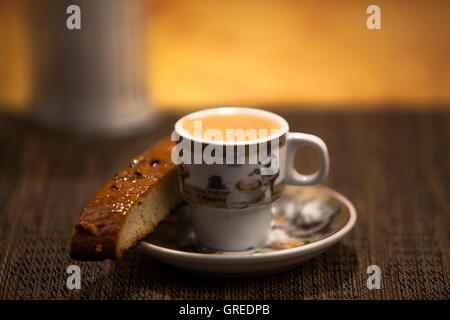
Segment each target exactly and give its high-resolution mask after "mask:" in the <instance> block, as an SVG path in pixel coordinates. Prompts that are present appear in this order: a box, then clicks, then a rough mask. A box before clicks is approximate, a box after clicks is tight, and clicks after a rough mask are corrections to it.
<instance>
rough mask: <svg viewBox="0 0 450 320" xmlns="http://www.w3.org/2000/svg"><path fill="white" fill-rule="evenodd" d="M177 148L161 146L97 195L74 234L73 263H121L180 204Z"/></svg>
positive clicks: (134, 162)
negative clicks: (174, 154) (174, 151)
mask: <svg viewBox="0 0 450 320" xmlns="http://www.w3.org/2000/svg"><path fill="white" fill-rule="evenodd" d="M173 145H174V144H173V142H172V141H170V139H169V138H166V139H164V140H161V141H159V142H158V143H157V144H156V145H154V146H153V147H152V148H150V149H149V150H147V151H146V152H144V153H143V154H142V155H140V156H138V157H136V158H134V159H133V160H131V162H130V164H129V167H128V168H127V169H126V170H124V171H122V172H121V173H119V174H117V175H115V176H114V178H113V179H112V180H111V181H110V182H108V183H107V184H106V185H105V186H104V187H103V188H102V189H100V190H98V191H97V193H95V195H94V196H93V197H92V198H91V200H89V202H88V204H87V205H86V207H85V208H84V209H83V211H82V213H81V216H80V218H79V219H78V221H77V223H76V225H75V228H74V230H73V231H72V240H71V248H70V256H71V258H73V259H78V260H104V259H120V258H121V257H122V254H123V252H124V251H125V250H127V249H129V248H130V247H132V246H134V245H135V244H136V242H137V241H138V240H139V239H141V238H143V237H145V236H147V235H148V234H149V233H150V232H152V231H153V230H154V229H155V227H156V225H157V224H158V223H159V222H160V221H162V220H163V219H165V218H166V217H167V216H168V215H169V213H170V211H171V210H173V209H175V208H176V207H177V206H179V205H180V204H181V202H182V200H181V198H180V195H179V192H178V186H177V168H176V166H175V164H173V162H172V161H171V158H170V154H171V150H172V147H173Z"/></svg>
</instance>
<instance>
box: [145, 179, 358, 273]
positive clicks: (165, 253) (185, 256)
mask: <svg viewBox="0 0 450 320" xmlns="http://www.w3.org/2000/svg"><path fill="white" fill-rule="evenodd" d="M315 187H316V188H318V189H322V190H324V191H325V192H326V193H328V194H331V195H332V197H334V198H336V199H338V200H339V201H340V202H342V203H343V204H344V205H346V206H347V208H348V209H349V213H350V219H349V220H348V222H347V223H346V224H345V225H344V227H342V228H341V229H340V230H338V231H337V232H335V233H333V234H332V235H330V236H327V237H325V238H323V239H321V240H318V241H315V242H312V243H308V244H305V245H303V246H299V247H295V248H289V249H283V250H278V251H271V252H262V253H254V254H236V255H221V254H210V253H198V252H188V251H180V250H176V249H169V248H165V247H161V246H158V245H155V244H152V243H149V242H146V241H145V240H140V241H139V244H138V247H139V248H140V249H141V250H143V251H145V252H147V253H148V254H150V255H156V256H159V257H164V258H169V259H177V260H179V261H185V260H189V261H190V262H200V263H205V262H207V263H213V264H214V263H217V264H223V263H227V262H228V263H239V262H240V263H249V262H256V263H257V262H261V261H265V262H268V261H277V260H280V259H283V260H285V259H286V260H288V259H291V258H295V257H298V256H300V255H307V254H310V253H314V252H317V251H319V250H322V249H324V248H327V247H329V246H331V245H333V244H335V243H336V242H338V241H339V240H341V239H342V238H343V237H344V236H345V235H346V234H347V233H349V232H350V231H351V230H352V229H353V227H354V226H355V223H356V221H357V211H356V208H355V206H354V205H353V203H352V202H351V201H350V200H349V199H348V198H347V197H345V196H344V195H342V194H341V193H339V192H337V191H335V190H333V189H332V188H330V187H327V186H324V185H317V186H315Z"/></svg>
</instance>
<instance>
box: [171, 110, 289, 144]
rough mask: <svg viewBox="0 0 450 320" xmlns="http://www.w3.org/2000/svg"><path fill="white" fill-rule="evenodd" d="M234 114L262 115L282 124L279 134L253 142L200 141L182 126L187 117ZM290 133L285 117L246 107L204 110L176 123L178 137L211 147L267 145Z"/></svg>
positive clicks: (190, 114) (184, 117)
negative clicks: (266, 143)
mask: <svg viewBox="0 0 450 320" xmlns="http://www.w3.org/2000/svg"><path fill="white" fill-rule="evenodd" d="M233 113H238V114H257V115H260V116H263V117H268V118H271V119H273V120H275V121H277V122H278V123H279V124H280V130H279V131H278V132H277V133H275V134H273V135H270V136H268V137H264V138H261V139H256V140H251V141H213V140H205V139H200V138H197V137H194V136H192V135H191V134H190V133H189V132H187V130H185V129H184V128H183V125H182V122H183V120H184V119H186V118H187V117H193V116H204V115H208V114H233ZM288 131H289V124H288V123H287V121H286V120H285V119H284V118H283V117H281V116H279V115H278V114H276V113H273V112H270V111H266V110H263V109H258V108H245V107H219V108H208V109H203V110H199V111H195V112H192V113H189V114H187V115H185V116H183V117H182V118H180V119H179V120H178V121H177V122H176V123H175V132H176V133H177V134H178V135H180V136H181V137H183V138H186V139H188V140H191V141H193V142H198V143H207V144H210V145H217V146H244V145H253V144H260V143H265V142H269V141H272V140H274V139H277V138H280V137H281V136H283V135H285V134H286V133H287V132H288Z"/></svg>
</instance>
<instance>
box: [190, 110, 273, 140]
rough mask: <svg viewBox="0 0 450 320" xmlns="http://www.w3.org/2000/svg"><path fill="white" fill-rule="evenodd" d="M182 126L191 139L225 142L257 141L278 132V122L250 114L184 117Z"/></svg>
mask: <svg viewBox="0 0 450 320" xmlns="http://www.w3.org/2000/svg"><path fill="white" fill-rule="evenodd" d="M182 126H183V128H184V129H185V130H186V131H187V132H188V133H189V134H190V135H191V136H193V137H196V138H199V139H208V140H214V141H227V142H233V141H251V140H257V139H260V138H265V137H269V136H271V135H273V134H275V133H276V132H278V131H279V130H280V124H279V123H278V121H276V120H274V119H271V118H268V117H264V116H261V115H257V114H251V113H235V114H214V115H205V116H197V117H186V118H185V119H183V122H182ZM219 133H220V134H219ZM205 136H208V137H206V138H205Z"/></svg>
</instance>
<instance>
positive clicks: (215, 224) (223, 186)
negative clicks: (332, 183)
mask: <svg viewBox="0 0 450 320" xmlns="http://www.w3.org/2000/svg"><path fill="white" fill-rule="evenodd" d="M230 114H231V115H234V114H236V115H238V116H240V117H245V116H246V115H247V116H249V115H256V116H260V117H264V118H269V119H271V120H274V121H276V123H278V125H279V130H277V131H276V133H274V134H270V135H268V136H266V137H259V138H257V139H254V140H244V141H218V140H209V139H207V138H205V137H203V136H202V137H198V136H197V135H195V136H194V135H192V134H191V133H190V132H189V131H188V130H187V129H186V128H184V127H183V123H184V120H185V119H186V118H189V117H190V118H201V117H205V116H206V117H207V116H221V115H230ZM255 129H258V128H255ZM172 140H175V141H177V144H176V147H175V148H174V149H173V151H172V160H173V161H174V162H175V163H177V164H178V165H179V169H180V171H179V178H180V179H179V181H180V183H179V188H180V193H181V197H182V198H183V199H184V200H185V201H186V202H187V203H188V205H189V207H190V211H191V222H192V226H193V229H194V231H195V234H196V239H197V242H198V243H199V244H200V245H202V246H204V247H206V248H209V249H213V250H220V251H239V250H247V249H251V248H257V247H261V246H263V245H264V244H265V243H266V241H267V237H268V235H269V232H270V230H271V226H272V213H273V210H274V202H275V201H276V200H277V199H279V198H280V196H281V194H282V192H283V189H284V186H285V185H286V184H288V185H297V186H308V185H314V184H318V183H320V182H321V181H322V180H323V179H324V178H325V177H326V176H327V174H328V169H329V158H328V150H327V146H326V145H325V143H324V142H323V140H322V139H320V138H319V137H317V136H314V135H310V134H306V133H299V132H289V125H288V123H287V121H286V120H285V119H284V118H282V117H280V116H279V115H277V114H274V113H272V112H268V111H264V110H260V109H252V108H236V107H226V108H214V109H206V110H202V111H198V112H194V113H191V114H188V115H186V116H185V117H183V118H181V119H180V120H179V121H177V123H176V124H175V131H174V133H173V135H172ZM305 145H307V146H311V147H313V148H314V149H315V150H316V151H317V153H318V155H319V159H320V168H319V169H318V171H317V172H315V173H313V174H311V175H303V174H301V173H299V172H297V170H296V169H295V168H294V157H295V153H296V150H297V149H298V148H299V147H301V146H305Z"/></svg>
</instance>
